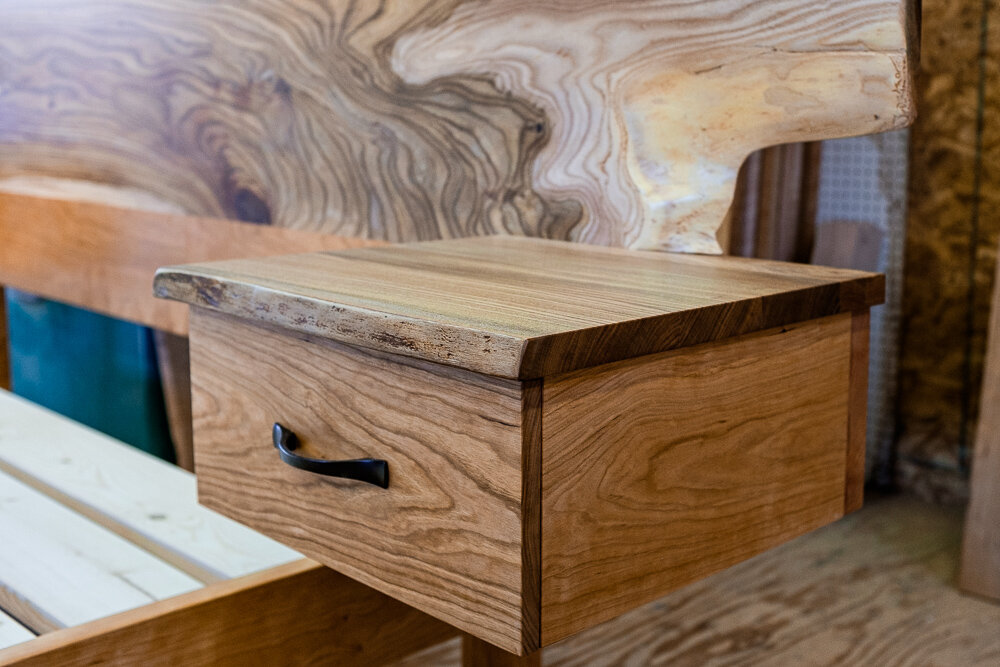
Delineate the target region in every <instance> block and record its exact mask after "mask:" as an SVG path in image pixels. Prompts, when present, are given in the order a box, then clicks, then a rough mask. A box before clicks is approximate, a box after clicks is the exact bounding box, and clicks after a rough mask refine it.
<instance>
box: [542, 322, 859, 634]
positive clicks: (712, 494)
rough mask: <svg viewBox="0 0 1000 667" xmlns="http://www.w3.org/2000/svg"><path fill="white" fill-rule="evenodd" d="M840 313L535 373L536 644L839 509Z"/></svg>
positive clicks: (847, 325)
mask: <svg viewBox="0 0 1000 667" xmlns="http://www.w3.org/2000/svg"><path fill="white" fill-rule="evenodd" d="M850 357H851V315H850V314H843V315H837V316H833V317H829V318H824V319H821V320H814V321H810V322H804V323H801V324H797V325H789V326H786V327H782V328H778V329H772V330H769V331H765V332H761V333H757V334H753V335H749V336H744V337H740V338H735V339H730V340H726V341H719V342H716V343H710V344H706V345H701V346H696V347H692V348H686V349H682V350H676V351H672V352H665V353H661V354H657V355H650V356H648V357H641V358H637V359H633V360H629V361H626V362H619V363H615V364H608V365H606V366H601V367H598V368H594V369H589V370H586V371H579V372H575V373H570V374H567V375H563V376H559V377H554V378H549V379H546V382H545V385H544V390H543V404H542V406H543V407H542V412H543V417H542V420H543V422H542V423H543V433H544V437H545V447H544V450H543V457H542V534H543V536H544V539H543V541H542V644H543V645H548V644H550V643H552V642H555V641H558V640H559V639H562V638H563V637H566V636H568V635H571V634H573V633H575V632H578V631H580V630H583V629H585V628H587V627H590V626H592V625H595V624H597V623H600V622H603V621H605V620H608V619H610V618H613V617H615V616H617V615H618V614H620V613H623V612H625V611H628V610H629V609H632V608H634V607H635V606H637V605H640V604H643V603H644V602H647V601H650V600H653V599H655V598H657V597H659V596H661V595H663V594H665V593H666V592H668V591H670V590H672V589H675V588H678V587H680V586H683V585H684V584H687V583H690V582H692V581H694V580H696V579H700V578H703V577H705V576H707V575H709V574H711V573H713V572H716V571H718V570H721V569H723V568H725V567H727V566H729V565H732V564H734V563H736V562H739V561H741V560H744V559H746V558H749V557H750V556H753V555H754V554H757V553H759V552H761V551H764V550H766V549H768V548H770V547H773V546H776V545H777V544H779V543H781V542H784V541H786V540H788V539H791V538H792V537H795V536H797V535H800V534H802V533H805V532H808V531H810V530H812V529H814V528H817V527H819V526H821V525H824V524H826V523H829V522H831V521H834V520H836V519H837V518H839V517H840V516H842V515H843V514H844V502H845V481H844V480H845V461H846V456H847V434H848V388H849V366H850Z"/></svg>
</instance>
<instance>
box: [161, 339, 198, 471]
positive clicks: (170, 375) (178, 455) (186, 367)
mask: <svg viewBox="0 0 1000 667" xmlns="http://www.w3.org/2000/svg"><path fill="white" fill-rule="evenodd" d="M153 340H154V342H155V344H156V364H157V368H158V369H159V371H160V382H161V383H162V384H163V403H164V407H165V408H166V411H167V423H168V425H169V428H170V439H171V441H173V444H174V457H175V458H174V461H175V463H177V465H178V466H180V467H181V468H183V469H184V470H187V471H188V472H194V432H193V430H192V427H191V359H190V355H189V353H188V341H187V338H186V337H183V336H177V335H174V334H169V333H166V332H165V331H159V330H156V331H153Z"/></svg>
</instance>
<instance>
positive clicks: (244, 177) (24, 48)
mask: <svg viewBox="0 0 1000 667" xmlns="http://www.w3.org/2000/svg"><path fill="white" fill-rule="evenodd" d="M52 1H53V2H55V4H52V5H46V8H48V9H51V10H55V9H57V10H58V12H59V15H60V16H63V17H65V20H62V21H52V20H51V14H50V13H48V12H46V11H44V10H41V9H39V8H37V7H36V6H35V5H33V4H32V3H21V2H10V0H8V1H7V2H6V3H5V8H4V20H5V25H6V31H5V36H6V43H7V47H6V56H7V57H6V58H5V65H6V69H5V71H6V72H7V75H6V77H7V80H8V81H10V82H12V83H11V84H10V85H9V88H10V94H9V95H7V97H6V100H7V101H6V106H5V109H6V117H7V118H8V119H9V121H8V122H7V123H5V124H4V125H3V126H2V127H0V143H2V144H3V145H5V146H11V147H12V150H8V151H4V153H3V154H2V155H0V174H2V175H7V176H14V175H25V174H27V175H28V176H32V175H38V174H44V175H48V176H54V177H62V178H75V179H79V180H91V181H95V182H99V183H104V184H114V185H115V186H117V187H122V188H129V189H133V190H139V191H141V192H143V193H146V194H147V195H149V196H151V197H155V198H156V199H157V200H161V201H166V202H169V203H170V204H172V205H173V206H175V207H176V208H178V209H182V210H185V211H189V212H190V213H192V214H196V215H202V216H213V217H227V218H235V219H243V220H248V221H254V222H259V223H274V224H276V225H282V226H287V227H295V228H299V229H312V230H323V231H326V232H328V233H333V234H339V235H344V236H365V237H369V238H382V239H386V240H391V241H413V240H421V239H433V238H447V237H455V236H470V235H483V234H496V233H510V232H514V233H525V234H530V235H534V236H542V237H548V238H563V239H572V240H581V241H588V242H596V243H605V244H612V245H629V246H632V247H642V248H665V249H671V250H677V249H680V250H693V251H700V252H706V251H707V252H712V251H715V252H717V251H718V246H717V244H716V243H715V240H714V231H715V229H716V228H717V227H718V226H719V224H720V223H721V221H722V220H723V217H724V215H725V212H726V209H727V208H728V205H729V203H730V201H731V200H732V196H733V187H734V182H735V178H736V171H737V169H738V168H739V165H740V163H741V161H742V160H743V159H744V158H745V157H746V155H747V154H749V153H750V152H751V151H752V150H754V149H756V148H760V147H762V146H767V145H774V144H782V143H787V142H791V141H803V140H807V139H823V138H830V137H835V136H844V135H848V134H867V133H870V132H876V131H881V130H885V129H889V128H894V127H900V126H902V125H905V124H907V123H909V121H910V120H911V119H912V117H913V114H914V111H913V107H912V103H911V98H912V94H913V93H912V90H913V86H912V82H911V78H912V77H911V73H910V66H911V58H910V57H909V54H908V46H909V44H910V42H911V41H912V39H913V37H912V35H911V34H910V31H909V30H908V21H907V18H908V16H907V15H908V13H909V11H908V7H909V6H910V5H911V4H912V3H910V2H907V1H906V0H839V1H838V2H826V3H823V4H821V5H817V4H816V3H815V2H813V1H812V0H769V1H768V2H760V1H759V0H712V1H705V2H682V1H680V0H618V1H617V2H615V3H613V4H609V3H605V2H593V1H591V2H582V3H581V2H577V1H576V0H550V1H548V2H545V3H539V2H534V1H532V0H494V1H493V2H490V3H488V4H483V3H472V2H462V1H461V0H411V1H409V2H403V3H392V4H388V5H387V4H386V3H384V2H380V1H378V0H336V1H331V2H326V3H319V4H316V3H305V4H302V3H299V2H293V1H291V0H240V1H233V0H230V1H227V2H225V3H223V4H222V5H220V6H219V7H218V11H213V12H199V11H197V9H196V7H197V6H196V5H191V4H189V3H186V2H180V3H174V2H155V1H153V0H143V1H142V2H133V1H131V0H128V1H127V0H108V1H106V2H102V3H100V4H99V5H94V4H93V3H91V2H89V1H88V0H52ZM222 35H226V36H230V37H232V39H221V38H220V36H222ZM248 63H250V64H248Z"/></svg>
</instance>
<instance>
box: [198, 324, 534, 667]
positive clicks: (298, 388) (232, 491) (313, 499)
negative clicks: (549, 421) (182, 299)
mask: <svg viewBox="0 0 1000 667" xmlns="http://www.w3.org/2000/svg"><path fill="white" fill-rule="evenodd" d="M191 324H192V328H191V368H192V378H191V379H192V393H193V397H194V403H193V412H194V424H195V468H196V470H197V471H198V492H199V498H200V500H201V502H202V503H203V504H205V505H206V506H208V507H211V508H213V509H216V510H218V511H219V512H222V513H224V514H226V515H227V516H230V517H233V518H235V519H237V520H239V521H240V522H242V523H244V524H246V525H248V526H251V527H253V528H254V529H256V530H259V531H261V532H262V533H264V534H265V535H269V536H271V537H274V538H275V539H277V540H279V541H281V542H283V543H285V544H287V545H289V546H291V547H293V548H294V549H297V550H299V551H301V552H302V553H303V554H305V555H307V556H309V557H310V558H315V559H316V560H318V561H320V562H322V563H324V564H325V565H328V566H330V567H333V568H335V569H337V570H338V571H341V572H344V573H345V574H348V575H350V576H351V577H353V578H355V579H357V580H359V581H361V582H363V583H365V584H368V585H370V586H372V587H374V588H375V589H377V590H380V591H382V592H385V593H388V594H390V595H392V596H393V597H396V598H398V599H400V600H402V601H404V602H407V603H409V604H412V605H414V606H416V607H418V608H420V609H422V610H424V611H426V612H427V613H430V614H433V615H435V616H437V617H438V618H441V619H443V620H446V621H447V622H449V623H452V624H453V625H455V626H456V627H458V628H460V629H465V630H467V631H468V632H474V633H476V634H477V635H479V636H481V637H483V638H484V639H486V640H488V641H490V642H493V643H495V644H497V645H500V646H502V647H503V648H505V649H507V650H509V651H512V652H521V651H522V650H524V648H525V644H528V645H530V642H531V641H535V642H537V629H531V630H530V631H528V630H525V628H524V625H525V618H524V617H525V616H526V615H527V612H525V611H524V609H523V608H522V601H523V597H524V595H525V587H527V586H531V590H534V591H536V590H537V586H534V585H531V582H533V581H537V570H536V572H534V573H532V574H530V575H525V574H524V571H523V567H522V560H523V559H524V556H523V553H524V549H525V548H527V547H530V546H533V545H528V544H526V543H525V542H524V540H525V537H524V530H525V525H524V519H523V515H524V512H525V509H524V507H523V505H524V502H523V501H522V493H524V492H525V486H528V485H527V484H526V483H525V482H524V481H523V473H522V430H521V423H522V417H521V411H522V394H521V387H520V383H518V382H514V381H510V380H499V379H496V378H489V377H485V376H477V375H474V374H472V373H469V372H466V371H461V370H457V369H451V368H447V367H443V366H439V365H433V364H426V363H419V362H413V365H409V364H406V363H403V362H402V361H400V360H399V359H398V358H396V359H393V358H389V357H388V356H383V357H373V356H371V355H367V354H364V353H363V352H362V351H360V350H357V349H354V348H349V347H346V346H343V345H339V344H336V343H333V342H330V341H327V340H323V339H310V338H302V337H294V336H289V335H286V332H280V331H277V330H271V329H267V328H264V327H261V326H257V325H253V324H250V323H247V322H245V321H241V320H237V319H234V318H231V317H228V316H223V315H218V314H216V313H211V312H208V311H203V310H195V312H194V313H193V314H192V319H191ZM261 378H266V382H262V381H261ZM274 422H281V423H282V424H284V425H285V426H286V427H288V428H290V429H292V430H293V431H294V432H295V433H296V434H297V435H298V437H299V439H300V441H301V443H302V444H301V450H302V455H303V456H311V457H314V458H323V459H333V460H337V459H351V458H362V457H373V458H380V459H385V460H386V461H388V464H389V480H390V481H389V488H388V489H382V488H378V487H375V486H371V485H366V484H360V483H358V482H351V481H344V480H337V479H334V478H329V477H323V476H320V475H315V474H312V473H309V472H305V471H302V470H297V469H295V468H292V467H290V466H287V465H285V464H284V463H282V462H281V461H280V460H279V458H278V455H277V453H276V452H275V449H274V447H273V445H272V442H271V427H272V424H273V423H274ZM536 444H537V443H536ZM533 450H534V451H533V453H532V454H530V455H529V456H537V455H538V452H537V446H536V447H534V448H533ZM536 525H537V523H536ZM536 534H537V533H536ZM531 562H532V563H534V564H535V567H537V561H531ZM536 599H537V598H536ZM530 618H532V619H535V620H537V613H533V614H531V616H530Z"/></svg>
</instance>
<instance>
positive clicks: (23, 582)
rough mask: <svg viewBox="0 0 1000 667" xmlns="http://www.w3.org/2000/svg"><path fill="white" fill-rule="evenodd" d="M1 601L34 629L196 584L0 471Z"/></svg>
mask: <svg viewBox="0 0 1000 667" xmlns="http://www.w3.org/2000/svg"><path fill="white" fill-rule="evenodd" d="M0 534H2V535H3V536H4V537H3V539H4V547H3V549H0V608H3V609H5V610H7V611H8V612H9V613H11V614H13V615H14V616H15V617H16V618H17V619H18V620H19V621H20V622H21V623H22V624H24V625H25V626H27V627H28V628H30V629H31V630H33V631H34V632H38V633H41V632H49V631H51V630H54V629H57V628H64V627H68V626H72V625H79V624H81V623H85V622H87V621H92V620H94V619H97V618H101V617H103V616H108V615H111V614H115V613H118V612H120V611H124V610H126V609H132V608H134V607H138V606H141V605H146V604H149V603H150V602H153V601H154V600H162V599H164V598H167V597H172V596H174V595H178V594H180V593H186V592H188V591H192V590H195V589H197V588H200V587H201V583H200V582H198V581H197V580H195V579H193V578H191V577H190V576H188V575H186V574H184V573H183V572H181V571H180V570H178V569H176V568H174V567H172V566H171V565H169V564H168V563H165V562H163V561H161V560H159V559H158V558H156V557H155V556H152V555H151V554H149V553H147V552H146V551H143V550H142V549H140V548H139V547H137V546H136V545H134V544H132V543H131V542H129V541H127V540H125V539H122V538H121V537H119V536H117V535H115V534H114V533H112V532H110V531H108V530H105V529H104V528H103V527H101V526H100V525H98V524H96V523H93V522H91V521H89V520H87V519H86V518H84V517H82V516H80V515H79V514H76V513H75V512H73V511H72V510H70V509H69V508H67V507H65V506H63V505H60V504H59V503H57V502H56V501H54V500H52V499H50V498H48V497H47V496H45V495H44V494H42V493H39V492H38V491H35V490H34V489H32V488H31V487H30V486H28V485H27V484H23V483H22V482H20V481H18V480H16V479H14V478H13V477H10V476H8V475H5V474H3V473H0Z"/></svg>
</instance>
